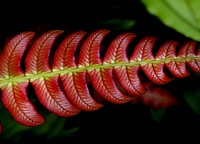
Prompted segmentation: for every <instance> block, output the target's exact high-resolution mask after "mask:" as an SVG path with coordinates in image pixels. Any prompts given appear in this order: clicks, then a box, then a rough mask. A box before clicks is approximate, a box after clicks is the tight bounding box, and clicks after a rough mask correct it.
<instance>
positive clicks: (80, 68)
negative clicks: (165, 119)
mask: <svg viewBox="0 0 200 144" xmlns="http://www.w3.org/2000/svg"><path fill="white" fill-rule="evenodd" d="M191 60H197V61H200V56H188V57H185V58H183V57H174V58H166V59H148V60H142V61H132V60H130V61H129V62H118V63H105V62H104V63H103V64H93V65H89V66H81V65H79V66H77V67H70V68H64V69H63V68H60V69H53V70H52V71H50V72H38V73H37V74H28V73H25V75H20V76H15V77H9V78H4V79H0V88H1V87H3V86H7V85H9V84H11V83H20V82H25V81H29V80H30V81H33V80H36V79H43V78H44V77H45V78H50V77H55V76H59V75H64V74H68V73H78V72H86V71H90V70H94V69H109V68H113V67H116V68H117V67H121V66H127V67H130V66H139V65H147V64H161V63H169V62H186V63H187V62H188V61H191Z"/></svg>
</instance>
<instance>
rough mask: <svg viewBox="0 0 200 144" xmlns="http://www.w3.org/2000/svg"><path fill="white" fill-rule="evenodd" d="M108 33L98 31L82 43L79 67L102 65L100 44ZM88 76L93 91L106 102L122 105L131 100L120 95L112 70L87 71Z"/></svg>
mask: <svg viewBox="0 0 200 144" xmlns="http://www.w3.org/2000/svg"><path fill="white" fill-rule="evenodd" d="M108 33H109V31H107V30H100V31H96V32H94V33H92V34H91V35H90V36H89V37H88V38H87V39H86V40H85V41H84V43H83V45H82V47H81V51H80V57H79V58H80V60H79V65H80V66H82V65H84V66H90V65H94V64H100V65H102V62H101V61H102V60H101V58H100V53H99V49H100V44H101V41H102V40H103V38H104V37H105V36H106V35H107V34H108ZM88 75H89V78H90V80H91V83H92V85H93V87H94V89H95V90H96V91H97V92H98V93H99V94H100V95H101V96H102V97H104V98H105V99H106V100H108V101H111V102H113V103H124V102H126V101H128V100H130V99H131V98H130V97H128V96H126V95H124V94H123V93H121V92H120V91H119V90H118V88H117V87H116V85H115V82H114V80H113V78H112V69H103V68H99V69H94V70H88Z"/></svg>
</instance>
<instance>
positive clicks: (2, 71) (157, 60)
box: [0, 29, 200, 126]
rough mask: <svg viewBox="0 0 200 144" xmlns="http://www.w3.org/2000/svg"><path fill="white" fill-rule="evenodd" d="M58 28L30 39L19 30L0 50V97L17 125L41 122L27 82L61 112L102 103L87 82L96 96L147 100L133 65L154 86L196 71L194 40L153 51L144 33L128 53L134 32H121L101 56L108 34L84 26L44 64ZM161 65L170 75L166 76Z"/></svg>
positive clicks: (199, 59) (199, 61)
mask: <svg viewBox="0 0 200 144" xmlns="http://www.w3.org/2000/svg"><path fill="white" fill-rule="evenodd" d="M63 33H64V31H62V30H51V31H48V32H46V33H44V34H42V35H41V36H40V37H39V38H36V40H35V41H33V43H32V44H30V41H31V40H32V39H33V37H34V33H33V32H23V33H20V34H18V35H17V36H15V37H14V38H12V39H11V40H10V41H9V42H8V43H7V44H6V45H5V48H4V49H3V53H2V54H1V57H0V89H1V91H2V99H1V100H2V103H3V105H4V106H5V107H6V108H7V109H8V111H9V112H10V114H11V115H12V116H13V118H14V119H15V120H16V121H17V122H19V123H20V124H23V125H26V126H37V125H40V124H42V123H43V122H44V121H45V120H44V118H43V117H42V116H41V115H40V114H39V113H38V112H37V110H36V109H35V107H34V106H33V104H32V103H31V102H30V100H29V99H28V96H27V92H26V90H27V86H28V85H29V84H32V85H33V87H34V90H35V93H36V95H37V98H38V100H39V102H40V103H41V104H42V105H43V106H44V107H45V108H46V109H48V110H49V111H50V112H52V113H54V114H56V115H59V116H64V117H67V116H73V115H76V114H78V113H80V111H81V110H83V111H94V110H97V109H100V108H101V107H102V106H103V102H102V101H99V100H97V99H96V98H95V96H93V94H92V93H91V91H90V89H89V88H88V84H89V83H90V84H91V85H92V87H93V89H94V90H95V92H96V93H97V95H98V97H101V98H103V99H104V100H107V101H109V102H111V103H115V104H122V103H125V102H128V101H133V100H134V99H135V98H136V99H137V98H138V97H139V96H142V97H141V98H142V99H143V101H151V100H152V99H151V100H150V99H149V98H146V97H147V96H148V94H149V93H148V92H147V91H148V88H149V86H145V84H144V83H143V82H142V80H141V78H140V76H139V74H138V72H139V70H142V71H143V72H144V74H145V75H146V76H147V77H148V78H149V80H150V81H151V82H153V83H155V84H159V85H160V84H167V83H169V82H170V81H172V80H173V79H174V78H184V77H186V76H189V74H190V73H189V71H188V70H187V66H188V67H190V68H191V69H192V70H193V71H195V72H197V73H200V50H197V52H195V51H196V49H195V48H196V42H193V41H189V42H186V43H185V44H183V45H182V46H181V47H180V49H179V50H178V53H176V51H177V50H176V48H177V46H178V42H176V41H172V40H170V41H167V42H166V43H164V44H163V45H162V46H160V48H159V50H158V51H157V52H156V54H155V56H154V55H153V54H152V50H153V47H154V45H155V42H156V40H157V39H156V38H155V37H150V36H149V37H145V38H143V39H142V40H140V41H139V42H138V43H137V44H136V46H135V47H134V48H131V50H132V54H131V55H130V57H128V56H127V48H128V46H129V45H130V43H131V42H132V40H133V39H134V38H135V37H136V35H135V34H134V33H128V32H125V33H122V34H120V35H118V36H117V37H116V38H115V39H114V40H113V41H112V42H111V43H110V45H109V46H108V48H107V50H106V53H105V56H104V57H103V58H102V57H101V54H100V49H101V43H102V41H103V40H104V38H105V37H106V36H107V35H108V34H109V33H110V31H109V30H106V29H102V30H97V31H95V32H93V33H91V34H87V33H86V32H85V31H77V32H74V33H72V34H69V35H68V36H66V37H65V38H64V39H63V40H62V41H61V43H60V44H59V45H58V47H57V49H56V52H55V54H54V58H53V62H52V66H50V64H49V58H50V51H51V48H52V46H53V44H54V42H55V40H56V39H57V38H58V36H60V35H61V34H63ZM29 44H30V45H29ZM28 48H30V49H28ZM78 48H80V49H79V51H77V49H78ZM25 50H28V53H27V55H26V56H25V71H22V68H21V66H20V64H21V62H22V56H24V52H25ZM75 54H76V55H78V56H76V55H75ZM164 68H167V69H168V70H169V72H170V73H171V74H172V75H173V76H174V77H173V78H172V77H169V76H168V75H167V73H166V72H165V71H164ZM158 91H160V89H156V90H155V89H150V91H149V92H152V93H155V92H156V93H160V92H158ZM165 98H166V99H165ZM159 99H160V100H161V101H162V104H161V105H159V107H167V106H170V104H174V101H173V100H172V98H171V96H169V94H168V93H167V92H166V94H165V96H164V97H159ZM153 100H155V97H153ZM163 101H165V102H164V103H163ZM144 103H145V102H144Z"/></svg>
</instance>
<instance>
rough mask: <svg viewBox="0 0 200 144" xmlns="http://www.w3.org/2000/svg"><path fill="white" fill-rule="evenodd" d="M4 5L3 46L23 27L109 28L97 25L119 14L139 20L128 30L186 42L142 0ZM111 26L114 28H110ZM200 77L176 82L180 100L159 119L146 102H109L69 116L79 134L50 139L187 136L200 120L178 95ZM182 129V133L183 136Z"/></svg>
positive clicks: (0, 29) (0, 20) (39, 29)
mask: <svg viewBox="0 0 200 144" xmlns="http://www.w3.org/2000/svg"><path fill="white" fill-rule="evenodd" d="M0 7H1V8H0V9H1V10H0V46H1V47H3V45H4V43H5V42H6V40H7V39H8V38H9V37H11V36H13V35H15V34H17V33H19V32H22V31H36V32H41V33H42V32H44V31H47V30H50V29H62V30H65V31H73V30H80V29H81V30H86V31H94V30H96V29H99V28H107V27H106V26H105V27H104V26H102V25H99V23H101V22H104V21H106V20H110V19H115V18H120V19H134V20H136V24H135V26H134V27H133V28H131V29H130V31H131V32H134V33H137V34H138V35H141V36H145V35H155V36H157V37H159V38H162V39H166V40H168V39H176V40H179V41H185V40H188V38H186V37H184V36H183V35H181V34H180V33H178V32H176V31H174V30H173V29H170V28H168V27H166V26H164V25H163V24H162V23H161V22H160V21H159V20H158V19H157V18H156V17H154V16H151V15H150V14H149V13H147V11H146V10H145V7H144V6H143V5H142V4H141V3H140V1H134V0H121V1H114V0H110V1H109V0H107V1H105V0H102V1H101V0H97V1H88V0H85V1H77V0H74V1H67V0H66V1H64V0H63V1H58V0H56V1H39V2H38V1H25V2H19V1H6V2H4V3H3V2H1V5H0ZM108 28H109V29H111V30H112V28H111V27H108ZM198 81H199V78H198V77H195V76H191V77H190V78H186V79H184V80H179V81H175V82H174V85H175V86H177V87H176V88H174V89H176V92H177V97H178V99H179V100H180V104H179V105H178V106H175V107H172V108H169V109H168V110H167V113H166V115H165V116H164V118H163V119H162V121H161V122H160V123H157V122H155V121H154V120H153V119H152V117H151V115H150V108H149V107H146V106H143V105H142V104H137V105H131V104H125V105H114V104H106V105H105V106H104V107H103V108H102V109H101V110H98V111H95V112H89V113H87V112H82V113H81V114H79V115H78V116H76V117H73V118H71V119H69V120H68V121H69V124H71V125H79V127H80V130H79V132H78V133H76V134H75V135H74V136H72V137H70V138H62V139H61V138H60V139H55V140H51V142H56V143H97V142H101V143H109V142H112V143H116V142H119V141H122V142H121V143H142V142H145V141H146V140H148V142H162V141H165V140H169V141H172V140H173V139H174V138H178V139H180V140H181V139H183V138H184V136H185V135H187V134H189V133H192V132H195V131H199V130H200V118H199V116H198V115H197V114H195V113H194V112H193V111H192V110H191V109H190V108H189V107H188V106H187V104H186V103H185V102H184V100H183V98H182V97H181V95H180V96H179V95H178V94H179V92H180V93H181V91H182V90H183V89H185V90H187V89H189V88H188V83H190V82H193V83H195V82H198ZM182 132H183V133H184V136H183V135H181V136H180V135H179V134H180V133H182ZM194 137H195V136H194ZM22 141H23V142H21V143H26V142H28V141H29V142H28V143H30V142H44V141H45V138H43V137H39V138H37V137H31V136H30V135H28V136H27V137H26V138H24V139H23V140H22ZM5 143H6V142H5Z"/></svg>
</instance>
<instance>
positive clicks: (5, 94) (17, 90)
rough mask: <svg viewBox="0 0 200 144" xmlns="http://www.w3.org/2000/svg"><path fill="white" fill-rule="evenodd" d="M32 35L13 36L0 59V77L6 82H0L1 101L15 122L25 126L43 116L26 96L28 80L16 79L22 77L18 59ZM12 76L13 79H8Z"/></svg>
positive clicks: (35, 122)
mask: <svg viewBox="0 0 200 144" xmlns="http://www.w3.org/2000/svg"><path fill="white" fill-rule="evenodd" d="M33 36H34V33H32V32H26V33H21V34H19V35H17V36H16V37H14V38H13V39H12V40H10V41H9V42H8V43H7V45H6V46H5V50H4V51H3V53H2V55H1V59H0V79H6V80H7V81H6V82H7V83H5V84H3V83H1V84H2V85H3V86H1V91H2V103H3V105H4V106H5V107H6V108H7V109H8V111H9V112H10V113H11V115H12V116H13V117H14V119H15V120H16V121H17V122H19V123H22V124H24V125H26V126H36V125H39V124H41V123H43V122H44V118H43V117H42V116H41V115H40V114H39V113H38V112H37V111H36V110H35V108H34V107H33V105H32V103H31V102H30V101H29V100H28V98H27V95H26V89H27V86H28V83H29V81H28V80H24V81H23V82H18V79H20V78H23V77H24V73H23V72H22V70H21V68H20V61H21V58H22V55H23V53H24V51H25V49H26V46H27V45H28V43H29V41H30V40H31V39H32V37H33ZM13 77H15V79H14V80H13V81H9V80H10V79H11V78H13Z"/></svg>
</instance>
